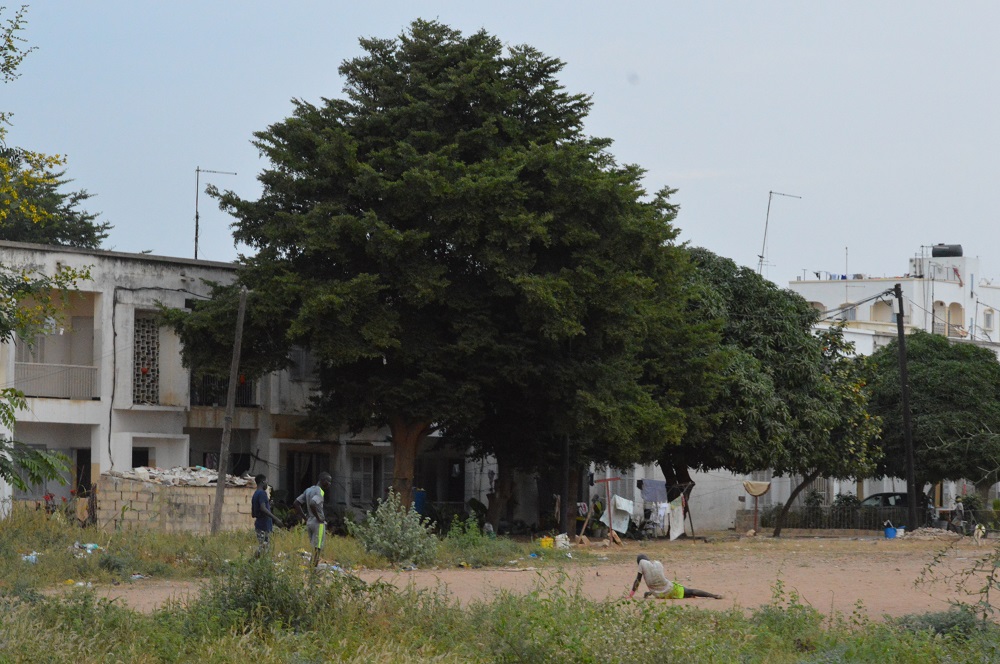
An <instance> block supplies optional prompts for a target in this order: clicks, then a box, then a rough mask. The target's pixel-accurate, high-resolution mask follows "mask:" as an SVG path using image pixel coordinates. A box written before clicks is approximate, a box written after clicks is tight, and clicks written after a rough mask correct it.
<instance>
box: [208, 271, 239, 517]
mask: <svg viewBox="0 0 1000 664" xmlns="http://www.w3.org/2000/svg"><path fill="white" fill-rule="evenodd" d="M246 309H247V289H246V286H244V287H243V288H241V289H240V307H239V311H238V313H237V314H236V339H235V341H234V342H233V362H232V365H231V366H230V367H229V389H228V390H227V392H226V419H225V420H224V424H223V425H222V447H221V449H220V450H219V479H218V481H217V483H216V486H215V506H214V508H213V509H212V534H213V535H215V534H216V533H218V532H219V528H220V527H221V525H222V501H223V499H224V496H225V491H226V471H227V470H228V469H229V441H230V439H231V438H232V437H233V412H234V411H235V410H236V381H237V379H238V378H239V372H240V347H241V346H242V344H243V317H244V315H245V314H246Z"/></svg>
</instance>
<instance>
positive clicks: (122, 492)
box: [96, 475, 255, 535]
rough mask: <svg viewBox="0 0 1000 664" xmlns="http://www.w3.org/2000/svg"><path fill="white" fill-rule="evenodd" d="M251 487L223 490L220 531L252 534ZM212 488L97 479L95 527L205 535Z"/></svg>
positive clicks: (212, 503)
mask: <svg viewBox="0 0 1000 664" xmlns="http://www.w3.org/2000/svg"><path fill="white" fill-rule="evenodd" d="M254 488H255V487H253V486H249V487H235V486H229V487H226V498H225V501H224V503H223V505H222V526H221V530H252V529H253V519H252V518H250V498H251V497H252V496H253V492H254ZM214 506H215V487H214V486H165V485H162V484H154V483H152V482H142V481H139V480H128V479H124V478H121V477H112V476H110V475H101V478H100V480H99V481H98V483H97V512H96V516H97V523H98V525H99V526H100V527H101V528H105V529H108V530H112V529H115V528H118V527H121V528H126V529H132V528H146V529H149V530H156V531H159V532H164V533H178V532H190V533H198V534H201V535H206V534H208V533H209V532H211V529H212V511H213V508H214Z"/></svg>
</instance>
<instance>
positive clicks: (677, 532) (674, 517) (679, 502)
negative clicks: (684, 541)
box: [669, 497, 684, 540]
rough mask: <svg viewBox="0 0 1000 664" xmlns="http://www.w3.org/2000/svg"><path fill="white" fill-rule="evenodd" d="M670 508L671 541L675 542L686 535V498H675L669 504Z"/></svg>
mask: <svg viewBox="0 0 1000 664" xmlns="http://www.w3.org/2000/svg"><path fill="white" fill-rule="evenodd" d="M669 506H670V539H672V540H675V539H677V538H678V537H680V536H681V535H683V534H684V498H683V497H678V498H675V499H674V500H672V501H671V502H670V503H669Z"/></svg>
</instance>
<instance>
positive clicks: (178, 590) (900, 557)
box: [95, 536, 998, 618]
mask: <svg viewBox="0 0 1000 664" xmlns="http://www.w3.org/2000/svg"><path fill="white" fill-rule="evenodd" d="M997 544H998V542H996V541H991V542H990V543H989V545H984V546H982V547H976V546H974V545H973V543H972V541H971V539H970V538H965V539H964V540H963V541H962V542H959V543H958V544H957V545H955V546H952V547H951V548H948V549H947V552H946V553H945V554H944V555H943V558H942V564H941V566H939V567H937V568H935V570H934V571H933V572H932V573H931V574H930V575H929V576H928V575H925V574H923V573H924V572H925V570H926V568H927V566H928V564H929V563H931V561H932V560H933V559H934V557H935V555H937V554H939V553H940V552H941V551H942V550H944V549H946V547H948V546H949V542H948V541H916V540H906V539H902V540H900V539H897V540H886V539H884V538H874V537H873V538H861V539H842V540H838V539H826V538H781V539H778V540H775V539H771V538H766V537H760V538H755V539H746V538H744V539H735V538H733V537H731V536H730V537H723V538H719V539H717V540H715V541H710V542H707V543H706V542H702V541H676V542H663V541H660V542H654V543H638V542H628V541H627V542H626V543H625V545H624V546H622V547H617V546H612V547H610V548H597V547H590V548H587V549H584V548H582V547H573V548H572V549H571V550H570V551H569V553H571V554H572V555H573V558H572V559H569V558H567V557H566V553H567V552H565V551H552V552H549V553H547V554H546V559H545V560H544V561H543V562H541V563H540V562H539V561H538V560H536V559H532V558H525V559H523V560H519V561H518V562H517V565H516V566H509V567H505V568H488V569H465V568H452V569H426V570H424V569H417V570H412V571H396V570H360V571H358V572H357V573H358V575H359V576H360V577H361V578H363V579H364V580H365V581H369V582H372V581H376V580H382V581H387V582H389V583H392V584H394V585H396V586H398V587H406V586H408V585H413V586H414V587H416V588H436V589H440V590H443V591H446V592H447V593H449V594H450V595H451V596H452V597H453V598H455V599H456V600H458V601H459V602H462V603H463V604H466V603H469V602H474V601H477V600H482V599H489V598H490V597H492V596H494V595H495V594H496V593H498V592H501V591H509V592H517V593H524V592H529V591H531V590H533V589H535V588H537V587H538V586H539V584H542V586H543V587H544V586H546V585H551V584H553V583H555V582H556V579H557V578H558V577H560V575H561V573H565V575H567V576H568V579H569V581H570V582H571V583H579V584H580V588H581V589H582V592H583V593H584V594H585V595H587V596H589V597H591V598H593V599H596V600H614V599H620V598H622V597H625V596H627V594H628V590H629V588H630V587H631V584H632V580H633V579H634V578H635V574H636V566H635V556H636V555H637V554H638V553H647V554H648V555H649V556H650V557H651V558H657V559H660V560H662V561H663V563H664V567H665V569H666V571H667V574H668V576H669V575H671V574H672V575H673V576H674V578H675V579H676V580H678V581H679V582H680V583H682V584H683V585H686V586H688V587H694V588H700V589H702V590H708V591H711V592H715V593H718V594H722V595H724V599H722V600H711V599H687V600H672V601H677V602H684V603H685V604H690V605H694V606H700V607H704V608H712V609H716V608H730V607H739V608H744V609H748V608H752V607H756V606H760V605H762V604H766V603H768V602H769V601H771V597H772V594H773V589H774V588H775V586H776V583H777V582H778V581H779V580H780V582H781V583H782V584H783V586H784V590H785V593H786V595H788V594H790V593H793V592H794V593H797V594H798V596H799V597H800V601H801V602H803V603H805V604H808V605H811V606H813V607H815V608H816V609H818V610H820V611H822V612H823V613H827V614H829V613H831V611H837V612H841V613H844V614H850V613H851V612H852V611H854V610H855V608H856V606H857V603H858V602H859V601H860V602H862V603H863V605H864V609H865V611H866V612H867V614H868V615H869V616H870V617H872V618H879V617H882V616H885V615H891V616H897V615H903V614H907V613H920V612H926V611H943V610H946V609H947V608H948V606H949V602H950V601H955V600H959V601H964V602H969V603H971V602H973V601H975V600H976V599H977V597H972V596H970V595H969V594H967V593H966V592H964V591H963V590H962V589H961V588H960V587H957V582H956V580H955V579H954V578H948V573H949V572H957V571H961V570H964V569H969V568H970V567H972V565H973V564H974V562H975V560H976V559H978V558H981V557H983V556H984V555H987V554H989V553H990V552H991V551H992V550H993V549H992V547H993V546H996V545H997ZM922 576H924V577H926V578H925V580H923V581H920V579H921V577H922ZM981 585H982V584H980V583H978V581H975V582H973V583H972V584H970V590H978V588H979V587H980V586H981ZM199 587H200V584H199V583H198V582H196V581H162V580H156V579H145V580H141V581H137V582H134V583H131V584H125V585H121V586H108V587H98V588H96V589H95V590H96V592H97V594H98V596H100V597H108V598H112V599H118V600H120V601H121V602H122V603H124V604H127V605H128V606H130V607H132V608H134V609H136V610H140V611H151V610H153V609H155V608H157V607H159V606H161V605H163V603H164V602H166V601H167V600H169V599H175V600H181V601H183V600H185V599H186V598H187V597H190V596H193V595H195V594H197V592H198V589H199ZM643 589H644V588H643ZM636 595H637V597H638V596H640V595H641V591H640V593H637V594H636ZM650 601H652V600H650ZM668 601H670V600H668Z"/></svg>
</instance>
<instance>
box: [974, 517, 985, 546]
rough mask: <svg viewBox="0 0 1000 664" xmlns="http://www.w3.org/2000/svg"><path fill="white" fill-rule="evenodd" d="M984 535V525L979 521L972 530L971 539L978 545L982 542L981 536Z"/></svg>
mask: <svg viewBox="0 0 1000 664" xmlns="http://www.w3.org/2000/svg"><path fill="white" fill-rule="evenodd" d="M984 537H986V526H984V525H983V524H981V523H977V524H976V527H975V529H974V530H973V531H972V541H973V542H975V543H976V546H979V545H980V544H982V543H983V538H984Z"/></svg>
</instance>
